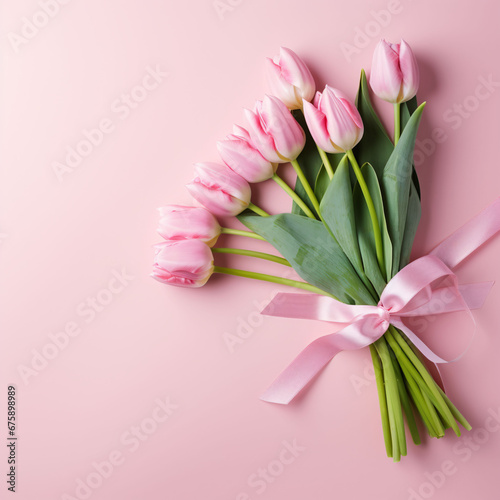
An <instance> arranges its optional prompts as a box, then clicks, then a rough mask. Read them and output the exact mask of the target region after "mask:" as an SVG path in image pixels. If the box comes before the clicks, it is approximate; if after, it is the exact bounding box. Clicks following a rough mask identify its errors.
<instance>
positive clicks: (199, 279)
mask: <svg viewBox="0 0 500 500" xmlns="http://www.w3.org/2000/svg"><path fill="white" fill-rule="evenodd" d="M213 271H214V258H213V255H212V251H211V250H210V248H209V247H208V246H207V245H206V244H205V243H203V242H202V241H200V240H182V241H166V242H164V243H160V244H159V245H155V258H154V264H153V272H152V273H151V276H152V277H153V278H155V279H156V280H158V281H160V282H162V283H165V284H167V285H175V286H183V287H190V288H198V287H200V286H203V285H204V284H205V283H206V282H207V281H208V279H209V278H210V276H211V275H212V273H213Z"/></svg>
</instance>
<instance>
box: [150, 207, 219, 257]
mask: <svg viewBox="0 0 500 500" xmlns="http://www.w3.org/2000/svg"><path fill="white" fill-rule="evenodd" d="M158 210H159V212H160V222H159V225H158V233H159V234H160V236H162V237H163V238H165V239H166V240H170V241H180V240H200V241H203V242H204V243H206V244H207V245H208V246H209V247H212V246H214V245H215V243H216V241H217V238H218V237H219V235H220V233H221V227H220V225H219V223H218V222H217V219H216V218H215V217H214V216H213V215H212V214H211V213H210V212H209V211H208V210H206V209H205V208H202V207H183V206H180V205H168V206H166V207H161V208H159V209H158Z"/></svg>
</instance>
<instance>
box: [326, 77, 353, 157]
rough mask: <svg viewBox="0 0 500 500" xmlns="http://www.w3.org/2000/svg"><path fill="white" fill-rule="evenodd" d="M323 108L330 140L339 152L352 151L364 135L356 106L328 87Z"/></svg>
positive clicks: (337, 91)
mask: <svg viewBox="0 0 500 500" xmlns="http://www.w3.org/2000/svg"><path fill="white" fill-rule="evenodd" d="M321 107H322V109H323V112H324V113H325V115H326V121H327V128H328V133H329V135H330V140H331V141H332V142H333V145H334V147H336V148H337V149H338V151H337V152H344V151H348V150H350V149H352V148H353V147H354V146H355V145H356V144H357V143H358V142H359V140H360V139H361V137H362V135H363V122H362V121H361V117H360V115H359V113H358V111H357V110H356V108H355V107H354V105H353V104H351V102H350V101H349V99H347V97H346V96H345V95H344V94H343V93H342V92H340V91H339V90H337V89H333V88H331V87H329V86H328V85H327V86H326V88H325V91H324V92H323V98H322V102H321Z"/></svg>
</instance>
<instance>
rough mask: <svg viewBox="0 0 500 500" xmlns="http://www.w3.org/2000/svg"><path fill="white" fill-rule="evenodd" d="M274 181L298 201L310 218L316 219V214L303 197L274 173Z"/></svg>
mask: <svg viewBox="0 0 500 500" xmlns="http://www.w3.org/2000/svg"><path fill="white" fill-rule="evenodd" d="M272 179H273V181H274V182H276V184H278V186H280V187H281V188H282V189H283V191H285V193H287V194H288V195H289V196H290V197H291V198H292V200H293V201H294V202H295V203H297V205H298V206H299V207H300V208H301V209H302V211H303V212H304V213H305V214H306V215H307V216H308V217H309V218H310V219H316V216H315V215H314V214H313V213H312V211H311V209H310V208H309V207H308V206H307V205H306V204H305V203H304V201H303V200H302V198H301V197H300V196H299V195H298V194H297V193H296V192H295V191H294V190H293V189H292V188H291V187H290V186H289V185H288V184H287V183H286V182H285V181H284V180H283V179H282V178H281V177H280V176H279V175H278V174H274V175H273V177H272Z"/></svg>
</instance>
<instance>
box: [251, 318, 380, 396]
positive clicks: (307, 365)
mask: <svg viewBox="0 0 500 500" xmlns="http://www.w3.org/2000/svg"><path fill="white" fill-rule="evenodd" d="M388 326H389V323H388V322H387V321H385V320H384V319H381V318H380V316H379V315H378V314H375V313H372V314H371V315H368V316H364V317H360V318H359V319H358V320H357V321H355V322H353V323H352V324H350V325H348V326H346V327H345V328H343V329H342V330H340V331H338V332H336V333H330V334H329V335H325V336H323V337H320V338H318V339H316V340H314V341H313V342H311V343H310V344H309V345H308V346H307V347H306V348H305V349H304V350H303V351H302V352H301V353H300V354H299V355H298V356H297V357H296V358H295V359H294V360H293V361H292V362H291V364H290V365H288V367H287V368H285V370H284V371H283V372H282V373H281V374H280V375H279V376H278V378H277V379H276V380H275V381H274V382H273V383H272V384H271V386H270V387H269V388H268V389H267V390H266V392H265V393H264V394H263V395H262V396H261V398H260V399H262V400H263V401H268V402H269V403H278V404H282V405H286V404H288V403H289V402H290V401H292V399H293V398H295V396H297V394H299V392H300V391H301V390H302V389H304V387H305V386H306V385H307V384H308V383H309V382H311V380H312V379H313V378H314V377H316V375H318V373H319V372H320V371H321V370H322V369H323V368H324V367H325V366H326V365H327V364H328V363H329V362H330V361H331V360H332V359H333V358H334V357H335V356H336V355H337V354H338V353H339V352H341V351H346V350H355V349H361V348H362V347H366V346H367V345H370V344H372V343H373V342H375V341H376V340H377V339H379V338H380V337H381V336H382V335H383V334H384V333H385V331H386V330H387V328H388Z"/></svg>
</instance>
